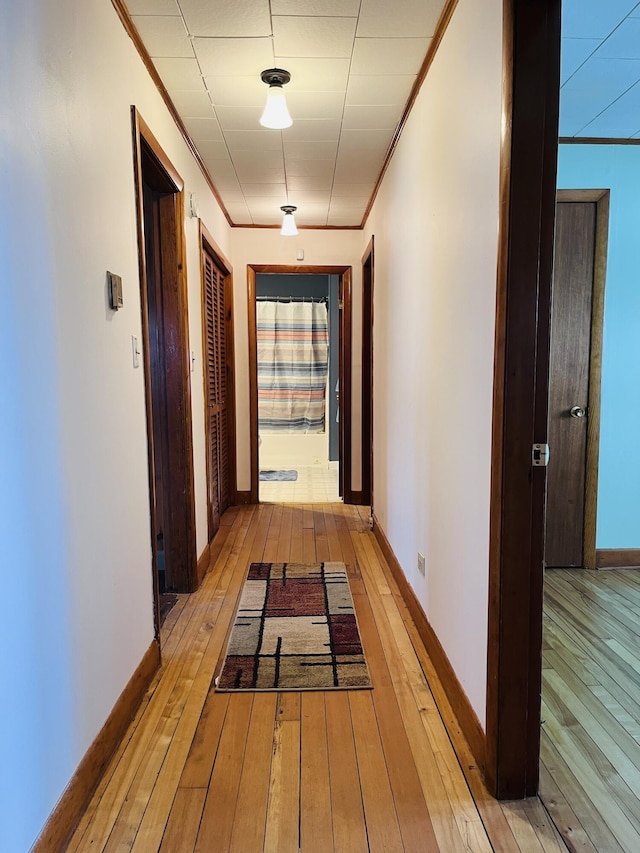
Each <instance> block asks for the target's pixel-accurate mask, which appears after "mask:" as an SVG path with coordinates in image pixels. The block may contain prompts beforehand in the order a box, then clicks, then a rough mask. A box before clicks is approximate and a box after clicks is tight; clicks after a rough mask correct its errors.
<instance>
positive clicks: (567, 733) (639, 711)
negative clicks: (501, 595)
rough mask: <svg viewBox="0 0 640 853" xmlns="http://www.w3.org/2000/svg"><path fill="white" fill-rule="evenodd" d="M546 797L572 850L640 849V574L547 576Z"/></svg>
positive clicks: (553, 572) (558, 572)
mask: <svg viewBox="0 0 640 853" xmlns="http://www.w3.org/2000/svg"><path fill="white" fill-rule="evenodd" d="M544 612H545V621H544V647H543V672H542V677H543V689H542V698H543V708H542V718H543V720H544V723H543V725H542V745H541V786H540V791H541V798H542V800H543V801H544V803H545V805H546V807H547V809H548V810H549V812H550V814H551V815H552V816H553V818H554V821H555V823H556V825H557V826H558V828H559V829H560V831H561V833H562V835H563V837H564V838H565V840H566V841H567V844H568V845H569V847H570V849H572V850H580V851H598V853H621V851H625V853H635V851H639V850H640V572H637V571H632V570H613V571H589V570H585V569H548V570H547V572H546V574H545V609H544Z"/></svg>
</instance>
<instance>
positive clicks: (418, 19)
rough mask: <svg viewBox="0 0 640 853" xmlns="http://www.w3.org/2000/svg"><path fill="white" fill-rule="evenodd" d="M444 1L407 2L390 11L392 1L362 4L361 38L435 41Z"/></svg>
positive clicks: (367, 0) (366, 1) (395, 5)
mask: <svg viewBox="0 0 640 853" xmlns="http://www.w3.org/2000/svg"><path fill="white" fill-rule="evenodd" d="M443 6H444V3H443V0H403V2H402V3H394V4H393V8H390V4H389V0H362V4H361V6H360V16H359V18H358V36H359V37H360V36H361V37H363V38H408V37H411V36H427V37H431V36H432V35H433V34H434V32H435V29H436V25H437V23H438V20H439V18H440V14H441V12H442V8H443Z"/></svg>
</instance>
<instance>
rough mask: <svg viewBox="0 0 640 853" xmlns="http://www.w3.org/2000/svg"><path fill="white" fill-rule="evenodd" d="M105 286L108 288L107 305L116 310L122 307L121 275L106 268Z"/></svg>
mask: <svg viewBox="0 0 640 853" xmlns="http://www.w3.org/2000/svg"><path fill="white" fill-rule="evenodd" d="M107 288H108V290H109V306H110V307H111V308H113V310H114V311H117V310H118V308H122V306H123V304H124V303H123V302H122V276H119V275H116V274H115V273H113V272H109V270H107Z"/></svg>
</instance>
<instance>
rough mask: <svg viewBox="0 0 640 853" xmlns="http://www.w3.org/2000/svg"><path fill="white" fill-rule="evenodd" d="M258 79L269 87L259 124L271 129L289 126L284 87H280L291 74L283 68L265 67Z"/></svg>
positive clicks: (290, 123)
mask: <svg viewBox="0 0 640 853" xmlns="http://www.w3.org/2000/svg"><path fill="white" fill-rule="evenodd" d="M260 79H261V80H262V81H263V83H266V84H267V86H268V87H269V93H268V95H267V103H266V104H265V106H264V112H263V113H262V116H261V118H260V124H261V125H262V126H263V127H268V128H272V129H273V130H282V129H284V128H285V127H291V125H292V124H293V120H292V118H291V116H290V115H289V110H288V109H287V101H286V99H285V97H284V89H283V88H282V87H283V86H286V84H287V83H288V82H289V80H291V74H289V72H288V71H285V70H284V68H267V70H266V71H263V72H262V74H261V75H260Z"/></svg>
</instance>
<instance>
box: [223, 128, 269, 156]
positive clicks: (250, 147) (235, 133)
mask: <svg viewBox="0 0 640 853" xmlns="http://www.w3.org/2000/svg"><path fill="white" fill-rule="evenodd" d="M224 138H225V141H226V143H227V145H228V146H229V151H230V152H231V153H232V154H234V153H235V152H237V151H282V134H280V133H278V132H277V131H275V130H226V131H225V134H224Z"/></svg>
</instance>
